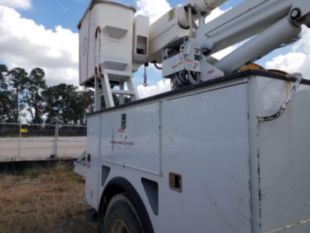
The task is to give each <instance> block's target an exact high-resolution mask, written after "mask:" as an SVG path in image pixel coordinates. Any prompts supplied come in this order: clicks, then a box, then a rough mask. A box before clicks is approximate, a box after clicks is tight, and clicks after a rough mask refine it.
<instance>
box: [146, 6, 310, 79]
mask: <svg viewBox="0 0 310 233" xmlns="http://www.w3.org/2000/svg"><path fill="white" fill-rule="evenodd" d="M223 2H225V1H224V0H218V1H216V0H213V1H212V0H210V1H205V0H190V1H189V3H190V4H189V5H186V6H178V8H177V12H178V14H177V18H178V20H177V21H175V24H178V26H179V27H177V26H176V25H174V26H173V27H172V26H170V27H167V28H164V29H163V30H162V31H161V30H157V31H156V30H153V29H154V28H155V29H156V28H158V25H165V23H164V20H169V18H168V19H167V18H165V16H164V17H163V18H162V19H160V20H159V21H158V22H155V23H154V25H152V26H151V31H150V59H151V60H152V59H154V60H157V61H158V62H163V74H164V76H165V77H166V78H171V79H172V81H173V80H175V81H176V82H173V83H179V84H180V83H182V82H183V83H184V80H185V83H186V82H189V83H192V84H193V83H195V82H199V81H203V80H206V79H210V78H215V77H219V76H222V75H223V74H224V73H230V72H233V71H235V70H237V69H238V68H240V67H241V66H242V65H244V64H247V63H249V62H253V61H255V60H257V59H258V58H260V57H262V56H264V55H265V54H267V53H269V52H271V51H272V50H274V49H276V48H278V47H281V46H284V45H287V44H289V43H291V42H294V41H296V40H298V39H299V34H300V32H301V26H302V25H306V26H308V27H310V4H309V2H308V0H251V1H249V0H247V1H244V2H242V3H241V4H239V5H238V6H236V7H234V8H233V9H231V10H230V11H228V12H226V13H224V14H223V15H221V16H220V17H218V18H216V19H215V20H213V21H211V22H210V23H207V24H206V23H205V17H206V16H207V15H208V14H209V13H210V12H211V11H212V10H213V9H214V8H215V7H217V6H219V5H220V4H222V3H223ZM182 11H183V12H182ZM180 12H181V13H180ZM168 14H169V13H168ZM181 16H182V17H181ZM186 19H187V21H186ZM195 21H198V22H199V23H198V25H196V23H194V22H195ZM182 26H183V28H182ZM184 26H188V27H184ZM180 27H181V28H182V29H180ZM175 32H178V33H175ZM180 32H182V33H180ZM154 38H155V39H154ZM247 39H248V41H247V42H245V43H244V44H243V45H241V46H240V47H239V48H238V49H237V50H235V51H234V52H232V53H231V54H229V55H228V56H226V57H225V58H223V59H221V60H219V61H216V60H215V59H213V58H212V56H211V55H212V54H214V53H216V52H218V51H220V50H222V49H225V48H227V47H229V46H231V45H235V44H238V43H240V42H243V41H245V40H247ZM154 41H155V42H157V47H156V46H154V44H152V43H153V42H154ZM159 41H161V42H164V43H162V44H160V42H159ZM154 48H156V49H155V50H156V52H157V55H156V56H153V57H152V52H153V51H154V50H153V51H152V49H154ZM159 50H163V51H164V53H163V54H162V56H161V58H159V56H158V51H159ZM209 73H210V74H211V75H209Z"/></svg>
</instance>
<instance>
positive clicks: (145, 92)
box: [137, 79, 171, 99]
mask: <svg viewBox="0 0 310 233" xmlns="http://www.w3.org/2000/svg"><path fill="white" fill-rule="evenodd" d="M137 89H138V94H139V98H140V99H143V98H146V97H149V96H153V95H157V94H160V93H164V92H167V91H170V90H171V85H170V79H162V80H160V81H159V82H158V83H157V84H156V85H151V86H147V87H144V86H143V85H139V86H138V87H137Z"/></svg>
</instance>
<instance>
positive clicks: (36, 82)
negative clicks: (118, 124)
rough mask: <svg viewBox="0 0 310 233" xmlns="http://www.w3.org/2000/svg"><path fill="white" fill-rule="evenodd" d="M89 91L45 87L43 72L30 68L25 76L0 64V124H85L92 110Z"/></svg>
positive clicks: (18, 70) (23, 73)
mask: <svg viewBox="0 0 310 233" xmlns="http://www.w3.org/2000/svg"><path fill="white" fill-rule="evenodd" d="M92 103H93V92H92V91H91V90H87V91H80V90H78V87H76V86H74V85H70V84H65V83H62V84H59V85H55V86H48V85H47V84H46V80H45V72H44V70H43V69H41V68H34V69H32V70H31V71H30V73H27V72H26V70H25V69H23V68H20V67H17V68H13V69H11V70H9V69H8V67H7V66H6V65H1V64H0V122H7V123H15V122H19V121H20V120H21V118H22V119H23V121H27V123H33V124H42V123H46V124H52V123H55V120H56V119H57V120H59V121H60V122H61V123H62V124H86V118H85V115H86V114H87V113H88V112H90V111H91V110H92V109H91V108H92Z"/></svg>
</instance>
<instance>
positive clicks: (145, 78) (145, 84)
mask: <svg viewBox="0 0 310 233" xmlns="http://www.w3.org/2000/svg"><path fill="white" fill-rule="evenodd" d="M146 68H147V66H146V65H144V74H143V86H144V87H147V86H148V84H147V73H146Z"/></svg>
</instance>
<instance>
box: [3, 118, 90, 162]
mask: <svg viewBox="0 0 310 233" xmlns="http://www.w3.org/2000/svg"><path fill="white" fill-rule="evenodd" d="M85 147H86V126H81V125H62V124H58V123H56V124H42V125H38V124H27V125H23V124H20V123H0V162H1V161H21V160H41V159H48V158H57V157H59V158H77V157H79V155H80V154H81V153H83V151H84V150H85Z"/></svg>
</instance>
